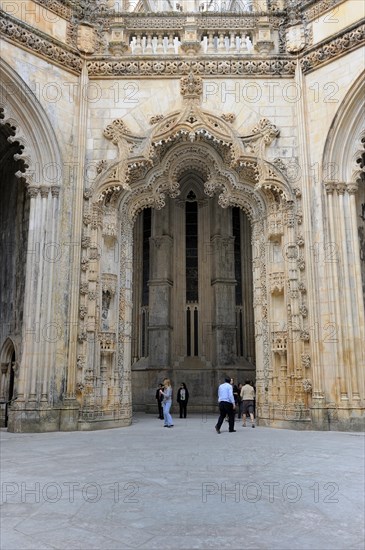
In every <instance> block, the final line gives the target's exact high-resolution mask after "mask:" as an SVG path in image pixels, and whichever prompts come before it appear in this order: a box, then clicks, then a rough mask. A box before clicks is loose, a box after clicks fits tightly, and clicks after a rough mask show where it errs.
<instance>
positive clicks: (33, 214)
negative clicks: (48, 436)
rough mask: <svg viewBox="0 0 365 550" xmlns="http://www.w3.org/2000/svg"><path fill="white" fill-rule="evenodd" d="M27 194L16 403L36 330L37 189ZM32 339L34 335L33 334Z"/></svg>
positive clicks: (23, 391)
mask: <svg viewBox="0 0 365 550" xmlns="http://www.w3.org/2000/svg"><path fill="white" fill-rule="evenodd" d="M28 193H29V196H30V207H29V230H28V246H27V265H26V274H25V289H24V296H25V300H24V323H23V338H22V340H23V350H22V358H21V366H20V369H19V379H18V384H17V390H18V398H17V401H18V402H21V401H24V399H25V397H26V395H27V393H28V380H29V377H30V371H31V350H32V345H33V341H32V338H31V336H30V330H28V327H29V329H32V330H34V329H35V330H36V326H37V325H36V324H35V322H36V320H35V319H34V318H33V313H34V309H33V304H32V302H33V299H34V294H33V278H34V268H35V266H34V263H35V261H36V260H37V258H35V249H36V237H37V232H36V220H37V210H38V208H37V207H38V194H39V187H35V186H29V187H28ZM33 339H34V333H33Z"/></svg>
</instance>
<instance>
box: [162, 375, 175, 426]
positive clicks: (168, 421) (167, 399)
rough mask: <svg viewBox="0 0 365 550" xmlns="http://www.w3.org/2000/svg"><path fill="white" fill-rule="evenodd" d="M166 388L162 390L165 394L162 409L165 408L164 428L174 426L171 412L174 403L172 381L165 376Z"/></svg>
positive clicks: (164, 383)
mask: <svg viewBox="0 0 365 550" xmlns="http://www.w3.org/2000/svg"><path fill="white" fill-rule="evenodd" d="M163 385H164V389H163V390H160V393H161V395H163V400H162V409H163V419H164V428H172V427H173V425H174V424H173V422H172V416H171V414H170V408H171V404H172V387H171V382H170V380H169V379H168V378H165V379H164V381H163Z"/></svg>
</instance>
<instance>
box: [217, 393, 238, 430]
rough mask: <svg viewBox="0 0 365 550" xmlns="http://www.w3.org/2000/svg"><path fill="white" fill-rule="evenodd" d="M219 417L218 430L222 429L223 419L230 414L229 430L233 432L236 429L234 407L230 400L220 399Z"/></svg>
mask: <svg viewBox="0 0 365 550" xmlns="http://www.w3.org/2000/svg"><path fill="white" fill-rule="evenodd" d="M219 412H220V415H219V418H218V422H217V426H216V428H217V430H220V429H221V426H222V424H223V420H224V419H225V418H226V416H228V425H229V431H230V432H233V430H234V409H233V405H232V403H229V402H228V401H220V402H219Z"/></svg>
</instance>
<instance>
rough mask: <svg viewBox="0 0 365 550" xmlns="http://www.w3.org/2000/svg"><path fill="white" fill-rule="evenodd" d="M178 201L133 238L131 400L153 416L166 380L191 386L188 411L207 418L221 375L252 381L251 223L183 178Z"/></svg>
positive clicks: (150, 212)
mask: <svg viewBox="0 0 365 550" xmlns="http://www.w3.org/2000/svg"><path fill="white" fill-rule="evenodd" d="M179 184H180V189H181V191H180V194H179V197H178V198H177V199H173V198H168V199H167V200H166V205H165V207H164V208H163V209H161V210H156V209H152V208H147V209H145V210H143V211H142V212H141V213H140V214H139V215H138V217H137V219H136V222H135V225H134V230H133V242H134V246H133V250H134V254H133V314H132V315H133V317H132V318H133V321H132V392H133V406H134V409H135V410H143V411H146V412H154V410H155V402H154V392H153V389H154V388H155V386H157V384H158V382H159V381H161V380H162V379H163V377H164V376H169V377H170V378H171V380H172V381H173V384H174V386H175V387H177V386H178V385H179V384H180V383H181V382H182V381H184V382H185V383H186V384H187V386H188V387H189V388H190V394H191V397H192V398H191V400H190V410H192V411H196V412H201V411H202V410H205V411H215V409H216V389H217V386H218V384H219V383H220V381H221V378H222V377H223V376H224V375H228V376H232V377H233V378H234V379H235V381H237V382H243V381H244V379H246V378H250V379H252V380H255V339H254V311H253V274H252V245H251V224H250V221H249V219H248V217H247V215H246V214H245V213H244V212H243V211H242V210H241V209H240V208H238V207H233V208H232V207H230V208H227V209H223V208H222V207H221V206H220V205H219V204H218V199H217V197H212V198H209V197H208V196H207V195H206V194H205V193H204V181H203V180H202V178H201V177H199V175H198V174H194V172H188V173H187V174H186V175H184V177H182V178H181V180H180V182H179Z"/></svg>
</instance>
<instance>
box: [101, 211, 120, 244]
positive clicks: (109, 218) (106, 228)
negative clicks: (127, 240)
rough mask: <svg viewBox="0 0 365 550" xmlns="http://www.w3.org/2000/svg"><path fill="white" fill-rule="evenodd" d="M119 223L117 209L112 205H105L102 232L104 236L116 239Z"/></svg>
mask: <svg viewBox="0 0 365 550" xmlns="http://www.w3.org/2000/svg"><path fill="white" fill-rule="evenodd" d="M117 224H118V216H117V209H116V208H114V207H112V206H108V207H105V210H104V216H103V232H102V233H103V237H107V238H109V239H116V238H117Z"/></svg>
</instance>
